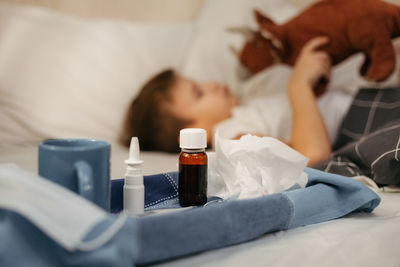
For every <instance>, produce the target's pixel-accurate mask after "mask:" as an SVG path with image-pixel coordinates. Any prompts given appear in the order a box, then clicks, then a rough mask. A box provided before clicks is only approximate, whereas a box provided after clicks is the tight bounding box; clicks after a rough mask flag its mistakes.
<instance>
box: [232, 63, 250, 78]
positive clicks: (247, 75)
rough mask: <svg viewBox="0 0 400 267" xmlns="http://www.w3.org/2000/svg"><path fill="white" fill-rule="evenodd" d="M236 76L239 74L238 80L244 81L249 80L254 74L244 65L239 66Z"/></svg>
mask: <svg viewBox="0 0 400 267" xmlns="http://www.w3.org/2000/svg"><path fill="white" fill-rule="evenodd" d="M236 74H237V76H238V78H239V79H240V80H242V81H244V80H247V79H249V78H250V77H251V75H252V73H251V72H250V71H248V70H247V69H246V68H245V67H243V66H242V65H238V66H237V69H236Z"/></svg>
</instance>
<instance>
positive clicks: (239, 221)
mask: <svg viewBox="0 0 400 267" xmlns="http://www.w3.org/2000/svg"><path fill="white" fill-rule="evenodd" d="M306 172H307V173H308V175H309V182H308V184H307V187H306V188H300V189H294V190H291V191H286V192H282V193H277V194H272V195H267V196H263V197H258V198H253V199H246V200H234V201H223V202H216V204H213V205H207V206H205V207H197V208H193V209H186V210H182V211H179V212H173V213H166V214H158V215H149V216H143V217H129V218H128V219H127V220H126V221H125V222H124V225H123V227H121V228H118V229H119V230H118V231H117V232H113V230H112V229H111V227H110V225H112V222H114V221H116V220H117V218H118V217H117V216H115V215H112V214H110V215H109V217H108V218H107V219H106V220H104V221H101V222H100V223H99V224H98V225H96V226H94V227H93V228H92V230H91V231H89V232H88V234H87V235H86V237H85V238H84V240H88V241H90V240H93V239H95V238H96V237H99V236H100V235H102V234H103V235H104V233H107V235H108V236H111V237H110V239H109V240H108V241H107V242H106V243H105V244H104V245H102V246H101V247H97V248H96V249H92V250H90V249H87V250H77V251H68V250H67V249H66V248H64V247H62V245H61V244H59V243H57V242H55V241H54V240H53V239H52V238H51V237H50V236H47V235H46V234H45V233H44V232H42V231H40V230H39V229H38V228H37V227H36V226H35V223H34V222H32V221H30V220H29V218H24V217H22V216H21V215H20V214H18V213H16V212H11V211H7V210H5V209H1V208H0V239H1V240H2V241H3V242H0V244H6V245H4V246H1V245H0V247H1V250H0V252H1V253H0V254H1V257H0V265H1V266H3V265H4V266H8V265H7V264H11V263H13V264H15V263H16V262H18V265H20V266H69V265H73V266H132V265H135V264H149V263H154V262H159V261H163V260H168V259H171V258H175V257H179V256H184V255H189V254H192V253H196V252H201V251H206V250H210V249H215V248H221V247H225V246H228V245H233V244H237V243H241V242H245V241H248V240H252V239H254V238H257V237H259V236H261V235H264V234H266V233H269V232H274V231H279V230H286V229H290V228H294V227H298V226H302V225H308V224H314V223H318V222H322V221H327V220H331V219H335V218H339V217H341V216H344V215H346V214H349V213H351V212H355V211H363V212H371V211H372V210H373V209H374V208H375V207H376V206H377V205H378V204H379V202H380V198H379V196H378V195H376V194H375V193H374V192H372V191H371V190H369V189H368V188H367V187H365V186H364V185H362V184H361V183H359V182H357V181H355V180H352V179H350V178H348V177H343V176H339V175H334V174H328V173H324V172H321V171H317V170H314V169H306ZM174 175H175V176H174ZM160 177H161V178H160ZM163 177H164V178H163ZM171 177H172V178H173V179H176V178H177V177H176V174H173V175H171ZM162 179H167V178H166V177H165V175H156V176H152V177H151V178H149V176H146V177H145V185H149V182H150V180H151V181H152V182H153V185H154V186H155V187H146V191H147V194H146V204H148V205H149V206H148V207H149V208H150V207H152V206H155V205H161V204H162V203H164V205H167V204H168V205H170V204H171V203H170V202H165V201H173V200H174V199H175V200H176V199H177V198H176V196H175V194H176V191H175V190H176V188H174V182H172V181H171V182H170V181H168V179H167V182H165V181H163V180H162ZM160 181H163V182H164V183H160V186H156V185H157V184H158V182H160ZM174 181H175V182H176V180H174ZM122 184H123V183H121V181H119V186H117V184H114V183H113V190H116V191H113V194H114V193H115V192H118V190H119V192H120V193H121V192H122ZM175 185H176V184H175ZM164 187H166V188H164ZM170 187H172V188H173V190H171V188H170ZM150 188H153V189H155V190H153V189H150ZM162 188H164V189H166V191H163V190H164V189H162ZM117 189H118V190H117ZM152 191H154V192H156V191H157V192H158V193H152ZM115 194H116V193H115ZM114 197H118V198H120V200H121V197H122V194H116V195H115V196H114ZM163 198H167V199H166V200H165V201H164V200H163ZM114 201H115V200H114ZM115 203H116V202H115ZM151 203H154V204H151ZM165 203H166V204H165ZM120 204H121V206H120V208H121V207H122V201H121V202H120ZM173 205H175V204H173ZM173 205H171V206H173ZM310 231H312V228H310Z"/></svg>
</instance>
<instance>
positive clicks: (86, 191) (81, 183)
mask: <svg viewBox="0 0 400 267" xmlns="http://www.w3.org/2000/svg"><path fill="white" fill-rule="evenodd" d="M74 167H75V169H76V173H77V178H78V192H79V195H81V196H82V197H84V198H86V199H87V200H90V201H94V191H93V189H94V188H93V171H92V167H90V165H89V164H88V163H87V162H86V161H83V160H80V161H77V162H76V163H75V164H74Z"/></svg>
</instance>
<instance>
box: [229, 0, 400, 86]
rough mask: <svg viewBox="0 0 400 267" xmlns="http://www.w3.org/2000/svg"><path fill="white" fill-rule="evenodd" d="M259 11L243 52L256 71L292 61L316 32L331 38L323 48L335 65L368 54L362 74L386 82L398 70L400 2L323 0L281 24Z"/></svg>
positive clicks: (242, 56)
mask: <svg viewBox="0 0 400 267" xmlns="http://www.w3.org/2000/svg"><path fill="white" fill-rule="evenodd" d="M254 16H255V19H256V21H257V24H258V31H253V32H252V34H251V35H249V34H248V35H247V38H246V39H247V41H246V42H245V44H244V46H243V48H242V50H241V52H240V53H239V59H240V62H241V64H242V65H243V66H244V67H245V68H246V69H247V70H248V71H249V72H250V73H252V74H254V73H257V72H259V71H261V70H263V69H265V68H267V67H269V66H271V65H272V64H275V63H277V62H282V63H286V64H289V65H293V64H294V62H295V60H296V58H297V56H298V55H299V52H300V50H301V48H302V47H303V45H304V44H305V43H306V42H307V41H308V40H309V39H311V38H313V37H316V36H328V37H329V39H330V42H329V44H328V45H326V46H325V47H324V48H322V49H323V50H326V51H327V52H328V53H329V54H330V56H331V62H332V64H333V65H335V64H337V63H339V62H341V61H343V60H344V59H346V58H347V57H349V56H351V55H353V54H355V53H358V52H362V53H364V54H365V61H364V63H363V65H362V67H361V69H360V73H361V75H362V76H364V77H365V78H366V79H367V80H369V81H374V82H379V81H382V80H384V79H386V78H388V77H389V76H390V74H391V73H392V72H393V70H394V67H395V61H396V57H395V52H394V48H393V45H392V42H391V39H392V38H394V37H398V36H400V7H398V6H396V5H393V4H389V3H386V2H382V1H379V0H322V1H319V2H317V3H315V4H313V5H311V6H310V7H309V8H307V9H306V10H304V11H303V12H302V13H300V14H299V15H298V16H296V17H294V18H293V19H291V20H289V21H288V22H286V23H285V24H282V25H277V24H275V23H274V22H273V21H272V20H271V19H269V18H267V17H266V16H264V15H263V14H262V13H261V12H259V11H257V10H255V11H254ZM236 31H237V30H236ZM242 31H243V30H242ZM319 90H320V91H319V92H316V93H317V94H322V93H323V91H324V88H322V89H321V87H320V89H319ZM321 90H322V91H321Z"/></svg>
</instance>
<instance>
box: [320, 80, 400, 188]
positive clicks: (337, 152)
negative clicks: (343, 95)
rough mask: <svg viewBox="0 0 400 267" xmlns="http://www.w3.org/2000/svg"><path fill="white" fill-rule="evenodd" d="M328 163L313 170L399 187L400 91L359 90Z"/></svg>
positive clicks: (394, 89) (396, 89)
mask: <svg viewBox="0 0 400 267" xmlns="http://www.w3.org/2000/svg"><path fill="white" fill-rule="evenodd" d="M333 151H334V152H333V153H332V155H331V157H330V158H329V159H327V160H326V161H323V162H319V163H317V164H316V165H314V166H313V167H314V168H316V169H319V170H323V171H326V172H330V173H336V174H341V175H344V176H350V177H352V176H360V175H364V176H367V177H370V178H372V179H373V180H374V181H375V182H376V183H377V184H378V185H382V186H384V185H394V186H400V88H385V89H383V88H378V89H361V90H360V91H359V92H358V94H357V95H356V96H355V98H354V100H353V103H352V105H351V107H350V109H349V111H348V113H347V115H346V117H345V118H344V120H343V122H342V125H341V127H340V130H339V134H338V138H337V140H336V142H335V144H334V145H333Z"/></svg>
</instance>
